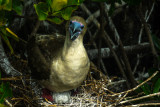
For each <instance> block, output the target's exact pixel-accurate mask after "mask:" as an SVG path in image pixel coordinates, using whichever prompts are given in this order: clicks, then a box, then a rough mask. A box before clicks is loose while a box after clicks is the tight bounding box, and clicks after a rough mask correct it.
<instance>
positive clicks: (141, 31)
mask: <svg viewBox="0 0 160 107" xmlns="http://www.w3.org/2000/svg"><path fill="white" fill-rule="evenodd" d="M154 5H155V2H153V4H152V7H151V9H150V12H149V14H148V16H147V13H148V12H147V11H148V10H147V11H146V12H145V20H146V22H148V20H149V18H150V16H151V14H152V12H153V9H154ZM143 29H144V28H143V25H142V27H141V30H140V32H139V38H138V44H140V43H141V38H142V33H143ZM139 62H140V55H139V54H138V55H137V63H136V65H135V67H134V70H133V74H134V73H135V72H136V70H137V67H138V65H139Z"/></svg>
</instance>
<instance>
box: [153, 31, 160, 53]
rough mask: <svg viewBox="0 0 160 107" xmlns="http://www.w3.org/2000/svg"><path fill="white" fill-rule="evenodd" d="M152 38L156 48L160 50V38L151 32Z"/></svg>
mask: <svg viewBox="0 0 160 107" xmlns="http://www.w3.org/2000/svg"><path fill="white" fill-rule="evenodd" d="M152 40H153V43H154V45H155V46H156V48H157V49H158V50H159V51H160V39H159V38H158V37H157V36H156V35H154V34H152Z"/></svg>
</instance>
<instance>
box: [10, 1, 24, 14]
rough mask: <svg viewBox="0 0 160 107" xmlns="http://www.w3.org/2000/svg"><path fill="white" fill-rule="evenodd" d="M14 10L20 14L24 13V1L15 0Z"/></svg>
mask: <svg viewBox="0 0 160 107" xmlns="http://www.w3.org/2000/svg"><path fill="white" fill-rule="evenodd" d="M12 6H13V8H12V9H13V10H14V11H15V12H16V13H17V14H18V15H22V9H23V6H22V2H21V1H20V0H13V4H12Z"/></svg>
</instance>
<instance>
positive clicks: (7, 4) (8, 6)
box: [2, 0, 12, 11]
mask: <svg viewBox="0 0 160 107" xmlns="http://www.w3.org/2000/svg"><path fill="white" fill-rule="evenodd" d="M2 4H3V9H4V10H8V11H11V10H12V0H3V1H2Z"/></svg>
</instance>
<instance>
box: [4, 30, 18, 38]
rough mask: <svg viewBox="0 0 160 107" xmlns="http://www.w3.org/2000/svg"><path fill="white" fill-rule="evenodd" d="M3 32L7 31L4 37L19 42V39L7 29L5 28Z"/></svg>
mask: <svg viewBox="0 0 160 107" xmlns="http://www.w3.org/2000/svg"><path fill="white" fill-rule="evenodd" d="M5 30H6V31H7V32H6V36H8V37H11V38H12V39H14V40H16V41H19V37H18V36H17V35H16V34H15V33H14V32H12V31H11V30H10V29H9V28H6V29H5Z"/></svg>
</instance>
